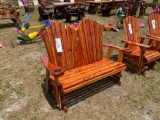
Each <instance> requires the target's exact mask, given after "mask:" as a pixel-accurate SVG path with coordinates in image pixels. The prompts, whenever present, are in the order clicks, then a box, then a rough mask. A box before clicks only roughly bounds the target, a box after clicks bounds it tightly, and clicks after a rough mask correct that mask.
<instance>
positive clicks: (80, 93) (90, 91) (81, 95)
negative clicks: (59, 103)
mask: <svg viewBox="0 0 160 120" xmlns="http://www.w3.org/2000/svg"><path fill="white" fill-rule="evenodd" d="M115 84H116V83H115V82H114V81H113V80H111V79H110V78H105V79H103V80H100V81H97V82H95V83H93V84H91V85H88V86H86V87H83V88H81V89H78V90H76V91H73V92H71V93H69V94H67V102H66V105H67V107H71V106H73V105H75V104H77V103H78V102H80V101H83V100H84V99H86V98H88V97H91V96H93V95H95V94H97V93H99V92H101V91H103V90H106V89H107V88H110V87H112V86H113V85H115ZM41 86H42V89H43V92H44V96H45V98H46V100H47V101H48V103H49V104H50V106H51V107H52V109H58V108H57V107H56V100H55V98H54V97H53V96H52V94H47V93H46V92H45V90H46V88H45V83H43V84H42V85H41Z"/></svg>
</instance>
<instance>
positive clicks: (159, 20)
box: [148, 14, 160, 51]
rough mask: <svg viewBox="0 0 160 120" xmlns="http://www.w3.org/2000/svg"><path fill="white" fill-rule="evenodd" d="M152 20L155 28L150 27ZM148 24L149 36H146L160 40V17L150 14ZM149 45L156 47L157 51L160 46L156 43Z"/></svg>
mask: <svg viewBox="0 0 160 120" xmlns="http://www.w3.org/2000/svg"><path fill="white" fill-rule="evenodd" d="M152 20H155V28H154V27H153V25H152ZM148 23H149V31H150V34H148V36H150V37H153V38H157V39H160V15H159V14H151V15H150V16H149V19H148ZM150 44H152V45H153V46H154V47H157V49H160V46H159V45H157V42H156V41H151V42H150ZM156 45H157V46H156ZM159 51H160V50H159Z"/></svg>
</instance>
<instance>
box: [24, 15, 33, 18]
mask: <svg viewBox="0 0 160 120" xmlns="http://www.w3.org/2000/svg"><path fill="white" fill-rule="evenodd" d="M23 18H31V16H30V15H24V16H23Z"/></svg>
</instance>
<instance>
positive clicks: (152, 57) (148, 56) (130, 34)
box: [122, 16, 160, 75]
mask: <svg viewBox="0 0 160 120" xmlns="http://www.w3.org/2000/svg"><path fill="white" fill-rule="evenodd" d="M123 23H124V29H125V36H126V37H125V40H122V42H125V43H126V44H125V48H128V49H130V50H131V51H132V53H131V54H126V55H124V58H123V62H124V63H125V64H126V65H127V67H128V68H130V69H132V70H134V71H136V72H137V73H138V74H142V75H145V70H146V69H154V65H155V62H156V61H157V60H158V59H160V53H159V52H158V50H157V49H155V48H154V49H153V48H152V46H151V45H145V44H143V42H144V40H150V41H155V42H159V41H158V40H156V39H154V38H150V37H145V36H139V24H138V19H137V18H135V17H131V16H128V17H126V18H125V19H124V20H123Z"/></svg>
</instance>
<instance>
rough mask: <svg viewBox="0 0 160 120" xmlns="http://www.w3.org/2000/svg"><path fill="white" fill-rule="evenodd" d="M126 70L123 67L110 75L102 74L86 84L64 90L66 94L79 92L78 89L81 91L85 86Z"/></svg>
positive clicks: (109, 73)
mask: <svg viewBox="0 0 160 120" xmlns="http://www.w3.org/2000/svg"><path fill="white" fill-rule="evenodd" d="M125 69H126V67H122V68H120V69H118V70H116V69H114V70H113V71H110V72H108V73H105V74H102V75H101V76H97V77H95V78H92V79H90V80H88V81H86V82H84V83H83V84H78V85H76V86H72V87H71V88H68V89H65V90H64V93H69V92H72V91H74V90H77V89H79V88H82V87H84V86H86V85H89V84H91V83H94V82H96V81H98V80H99V79H103V78H106V76H111V75H113V74H115V73H117V72H119V71H122V70H125Z"/></svg>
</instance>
